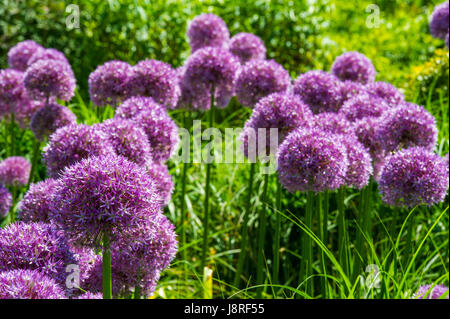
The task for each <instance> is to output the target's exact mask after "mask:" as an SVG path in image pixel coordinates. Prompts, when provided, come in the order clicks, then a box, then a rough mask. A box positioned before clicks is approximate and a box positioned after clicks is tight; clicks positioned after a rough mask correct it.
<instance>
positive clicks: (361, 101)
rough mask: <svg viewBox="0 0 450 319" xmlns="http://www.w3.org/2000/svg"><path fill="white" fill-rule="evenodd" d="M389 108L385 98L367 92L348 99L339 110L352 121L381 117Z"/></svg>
mask: <svg viewBox="0 0 450 319" xmlns="http://www.w3.org/2000/svg"><path fill="white" fill-rule="evenodd" d="M387 109H389V105H388V104H387V103H386V102H385V100H383V99H381V98H379V97H377V96H372V95H369V94H367V93H362V94H359V95H357V96H355V97H352V98H351V99H349V100H347V101H346V102H345V103H344V104H343V105H342V108H341V109H340V110H339V112H340V113H342V114H343V115H344V116H345V117H347V119H348V120H349V121H351V122H355V121H357V120H360V119H363V118H365V117H380V116H381V114H383V112H384V111H386V110H387Z"/></svg>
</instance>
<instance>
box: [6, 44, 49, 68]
mask: <svg viewBox="0 0 450 319" xmlns="http://www.w3.org/2000/svg"><path fill="white" fill-rule="evenodd" d="M43 49H44V48H43V47H41V46H40V45H39V44H37V43H36V42H34V41H33V40H25V41H22V42H19V43H18V44H16V45H15V46H13V47H12V48H11V49H10V50H9V51H8V63H9V66H10V67H11V68H13V69H16V70H19V71H25V70H26V69H27V67H28V60H29V59H30V58H31V56H32V55H33V54H35V53H36V52H38V51H40V50H43Z"/></svg>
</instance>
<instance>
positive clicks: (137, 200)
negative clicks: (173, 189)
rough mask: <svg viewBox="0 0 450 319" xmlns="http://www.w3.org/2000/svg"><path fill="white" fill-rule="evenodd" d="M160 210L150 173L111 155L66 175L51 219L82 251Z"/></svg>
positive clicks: (84, 163)
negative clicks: (106, 235)
mask: <svg viewBox="0 0 450 319" xmlns="http://www.w3.org/2000/svg"><path fill="white" fill-rule="evenodd" d="M160 210H161V207H160V204H159V197H158V194H157V192H156V187H155V183H154V181H153V179H152V178H151V177H150V176H149V175H148V174H147V172H146V170H145V168H143V167H140V166H138V165H137V164H135V163H133V162H131V161H129V160H127V159H126V158H124V157H122V156H118V155H115V154H113V153H112V152H110V153H109V154H107V155H104V156H93V157H88V158H85V159H83V160H81V161H80V162H78V163H76V164H74V165H72V166H69V167H67V168H66V169H65V170H64V171H63V172H62V174H61V177H60V179H59V180H58V184H57V186H56V190H55V193H54V195H53V197H52V203H51V204H50V217H51V218H52V220H54V221H55V222H56V223H57V224H58V225H59V226H60V227H61V228H62V229H63V230H64V231H65V232H66V234H67V236H69V238H70V239H71V241H72V242H73V243H74V244H75V245H76V246H79V245H83V244H84V245H87V246H96V245H97V244H98V241H99V240H100V239H101V236H102V234H104V233H105V232H108V233H112V237H111V240H114V237H117V233H120V232H123V231H126V230H127V229H129V228H132V227H136V226H137V225H139V224H140V223H142V222H143V220H146V219H149V218H152V216H153V215H155V214H158V213H160ZM114 231H116V232H114Z"/></svg>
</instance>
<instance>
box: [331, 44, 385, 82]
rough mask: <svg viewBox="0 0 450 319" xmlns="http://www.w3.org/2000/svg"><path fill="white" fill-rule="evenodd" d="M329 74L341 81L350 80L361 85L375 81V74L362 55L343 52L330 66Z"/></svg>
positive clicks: (370, 63) (372, 67) (369, 62)
mask: <svg viewBox="0 0 450 319" xmlns="http://www.w3.org/2000/svg"><path fill="white" fill-rule="evenodd" d="M331 73H333V74H334V75H335V76H337V77H338V78H339V79H341V80H342V81H345V80H350V81H354V82H359V83H362V84H368V83H371V82H373V81H375V76H376V74H377V72H376V71H375V67H374V66H373V64H372V62H371V61H370V60H369V59H368V58H367V57H366V56H365V55H364V54H362V53H359V52H356V51H350V52H345V53H344V54H342V55H340V56H338V57H337V58H336V60H335V61H334V63H333V65H332V66H331Z"/></svg>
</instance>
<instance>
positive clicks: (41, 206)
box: [17, 178, 56, 223]
mask: <svg viewBox="0 0 450 319" xmlns="http://www.w3.org/2000/svg"><path fill="white" fill-rule="evenodd" d="M55 187H56V180H54V179H52V178H48V179H46V180H43V181H40V182H38V183H36V184H31V185H30V189H29V190H28V191H27V192H26V194H25V195H24V196H23V199H22V200H21V201H20V202H19V205H18V213H17V214H18V218H19V219H20V220H21V221H23V222H27V223H28V222H45V223H47V222H49V216H48V213H49V204H50V202H51V197H52V196H53V193H54V192H55Z"/></svg>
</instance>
